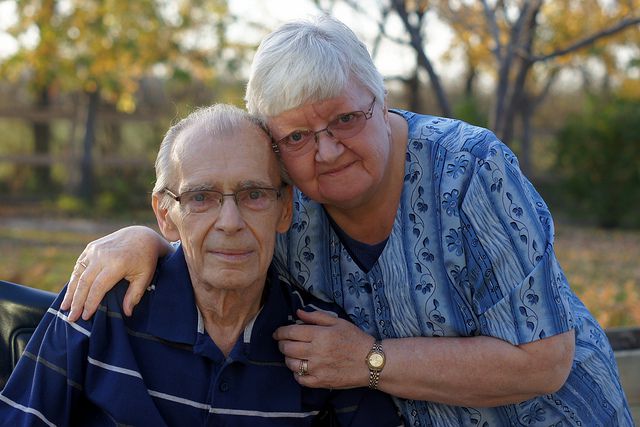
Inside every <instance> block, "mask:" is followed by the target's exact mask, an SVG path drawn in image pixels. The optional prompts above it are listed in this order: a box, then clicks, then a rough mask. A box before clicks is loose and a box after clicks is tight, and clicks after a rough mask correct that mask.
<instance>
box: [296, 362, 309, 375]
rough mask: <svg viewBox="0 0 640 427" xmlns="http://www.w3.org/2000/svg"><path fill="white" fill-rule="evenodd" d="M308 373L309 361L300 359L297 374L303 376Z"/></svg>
mask: <svg viewBox="0 0 640 427" xmlns="http://www.w3.org/2000/svg"><path fill="white" fill-rule="evenodd" d="M308 374H309V361H308V360H306V359H302V360H300V365H299V366H298V376H300V377H304V376H305V375H308Z"/></svg>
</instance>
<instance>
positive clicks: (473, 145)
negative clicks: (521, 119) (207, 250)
mask: <svg viewBox="0 0 640 427" xmlns="http://www.w3.org/2000/svg"><path fill="white" fill-rule="evenodd" d="M394 113H397V114H401V115H402V116H403V117H404V118H405V120H406V121H407V122H408V125H409V141H408V148H407V154H406V163H405V177H404V189H403V192H402V199H401V203H400V207H399V209H398V213H397V215H396V218H395V223H394V225H393V231H392V232H391V235H390V236H389V239H388V241H387V244H386V246H385V248H384V251H383V252H382V254H381V255H380V257H379V259H378V261H377V262H376V263H375V264H374V265H373V268H372V269H371V270H370V271H368V272H365V271H362V270H361V269H360V268H359V267H358V266H357V264H356V263H355V262H354V261H353V260H352V259H351V257H350V256H349V254H348V252H347V250H346V249H345V248H344V246H343V244H342V243H341V241H340V239H339V238H338V236H337V234H336V233H335V231H334V230H333V229H332V227H331V226H330V224H329V220H328V218H327V216H326V214H325V212H324V210H323V209H322V206H321V205H319V204H318V203H316V202H314V201H312V200H310V199H309V198H308V197H306V196H305V195H304V194H302V193H300V192H298V191H296V195H295V199H294V220H293V224H292V227H291V230H290V231H289V233H288V234H286V235H285V236H283V237H282V238H281V240H280V241H279V242H278V248H277V257H278V258H280V259H281V260H283V261H285V262H286V263H287V265H288V267H289V269H290V271H291V273H292V274H293V276H294V277H296V278H297V279H298V280H299V281H300V282H301V283H302V284H303V285H304V286H305V287H307V288H308V289H309V290H311V292H313V293H314V294H316V295H317V296H320V297H321V298H324V299H327V300H331V301H335V302H337V303H338V304H340V305H342V306H343V307H344V308H345V310H346V311H347V313H348V314H349V316H350V317H351V319H352V320H353V322H354V323H356V324H357V325H358V326H359V327H360V328H361V329H363V330H364V331H366V332H367V333H369V334H371V335H373V336H375V337H377V338H381V339H384V338H399V337H411V336H425V337H434V336H476V335H485V336H492V337H496V338H499V339H502V340H504V341H507V342H510V343H512V344H516V345H517V344H524V343H528V342H532V341H535V340H538V339H541V338H544V337H547V336H551V335H555V334H560V333H562V332H566V331H568V330H570V329H575V335H576V352H575V358H574V362H573V368H572V371H571V374H570V375H569V378H568V380H567V382H566V384H565V385H564V386H563V387H562V388H561V389H560V390H559V391H558V392H557V393H554V394H550V395H544V396H539V397H537V398H535V399H531V400H528V401H525V402H522V403H520V404H516V405H507V406H501V407H495V408H465V407H454V406H448V405H443V404H438V403H431V402H426V401H414V400H406V399H396V403H397V404H398V405H399V407H400V408H401V409H402V411H403V414H404V416H405V420H406V422H407V425H415V426H418V425H420V426H456V427H457V426H473V427H477V426H509V425H511V426H520V425H535V426H552V425H553V426H556V425H558V426H559V425H562V426H567V425H571V426H596V425H597V426H613V425H615V426H630V425H633V422H632V420H631V415H630V413H629V409H628V405H627V402H626V399H625V396H624V393H623V391H622V387H621V385H620V381H619V378H618V373H617V368H616V363H615V359H614V357H613V352H612V350H611V347H610V345H609V343H608V341H607V339H606V336H605V334H604V332H603V330H602V329H601V328H600V326H599V325H598V323H597V322H596V321H595V320H594V318H593V317H592V316H591V314H590V313H589V312H588V310H587V309H586V308H585V306H584V305H583V304H582V303H581V302H580V301H579V300H578V298H577V297H576V296H575V294H574V293H573V292H572V291H571V289H570V288H569V285H568V283H567V280H566V278H565V276H564V274H563V272H562V270H561V268H560V266H559V264H558V261H557V259H556V256H555V253H554V249H553V234H554V231H553V222H552V219H551V215H550V213H549V210H548V208H547V206H546V204H545V203H544V201H543V200H542V199H541V197H540V196H539V194H538V193H537V192H536V190H535V189H534V188H533V186H532V185H531V183H530V182H529V181H528V180H527V179H526V178H525V177H524V176H523V175H522V173H521V172H520V169H519V167H518V162H517V159H516V158H515V156H514V154H513V153H512V152H511V151H510V150H509V149H508V148H507V147H506V146H505V145H504V144H503V143H501V142H500V141H499V140H498V139H497V138H496V137H495V135H493V133H491V132H489V131H488V130H486V129H482V128H478V127H474V126H471V125H468V124H466V123H463V122H460V121H456V120H450V119H443V118H439V117H433V116H423V115H418V114H415V113H411V112H406V111H399V110H396V111H394ZM433 368H434V370H436V369H438V367H437V366H434V367H433ZM478 368H479V369H482V367H481V366H479V367H478Z"/></svg>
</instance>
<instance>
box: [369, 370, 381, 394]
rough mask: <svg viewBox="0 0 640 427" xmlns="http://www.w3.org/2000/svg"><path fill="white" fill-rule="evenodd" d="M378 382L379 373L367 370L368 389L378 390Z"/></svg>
mask: <svg viewBox="0 0 640 427" xmlns="http://www.w3.org/2000/svg"><path fill="white" fill-rule="evenodd" d="M378 381H380V371H374V370H372V369H369V388H370V389H372V390H376V389H377V388H378Z"/></svg>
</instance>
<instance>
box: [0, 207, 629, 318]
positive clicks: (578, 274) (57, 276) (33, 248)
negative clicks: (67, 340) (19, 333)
mask: <svg viewBox="0 0 640 427" xmlns="http://www.w3.org/2000/svg"><path fill="white" fill-rule="evenodd" d="M17 224H18V225H16V221H15V220H14V221H2V222H0V259H2V263H0V279H2V280H8V281H11V282H16V283H22V284H26V285H29V286H33V287H37V288H41V289H46V290H50V291H54V292H57V291H59V290H60V289H61V288H62V287H63V286H64V285H65V283H66V281H67V280H68V278H69V276H70V275H71V270H72V269H73V265H74V263H75V260H76V259H77V257H78V256H79V255H80V253H81V252H82V250H83V249H84V247H85V245H86V244H87V243H88V242H90V241H91V240H94V239H96V238H98V237H100V236H103V235H105V234H106V233H108V232H109V231H111V230H115V229H118V228H120V227H121V226H123V225H126V224H123V223H113V224H107V225H104V223H101V224H100V226H99V227H98V226H96V227H95V228H93V227H92V223H90V222H83V221H80V222H78V220H58V221H45V220H43V219H37V218H34V219H32V220H28V221H19V222H18V223H17ZM556 230H557V232H556V253H557V256H558V259H559V260H560V263H561V264H562V266H563V269H564V271H565V274H566V275H567V277H568V279H569V282H570V283H571V286H572V288H573V289H574V290H575V292H576V293H577V294H578V296H579V297H580V298H581V299H582V301H583V302H584V303H585V305H587V307H588V308H589V309H590V310H591V311H592V312H593V314H594V315H595V316H596V318H597V319H598V321H599V322H600V323H601V324H602V325H603V326H604V327H612V326H633V325H640V231H619V230H614V231H610V230H601V229H597V228H589V227H577V226H572V225H566V224H560V225H557V226H556Z"/></svg>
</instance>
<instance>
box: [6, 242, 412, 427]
mask: <svg viewBox="0 0 640 427" xmlns="http://www.w3.org/2000/svg"><path fill="white" fill-rule="evenodd" d="M126 288H127V283H126V282H121V283H119V284H118V285H117V286H116V287H115V288H114V289H113V290H112V291H110V292H109V293H108V294H107V295H106V296H105V299H104V300H103V302H102V304H101V305H100V308H99V310H98V312H97V314H96V315H95V316H94V317H93V318H92V319H90V320H89V321H83V320H80V321H78V322H76V323H69V322H68V321H67V314H68V313H67V312H63V311H60V310H59V306H60V303H61V301H62V296H63V294H64V292H63V293H61V294H60V295H59V296H58V298H57V299H56V301H55V302H54V304H53V305H52V307H51V308H50V309H49V311H48V312H47V314H46V315H45V317H44V319H43V321H42V322H41V324H40V325H39V326H38V329H37V330H36V332H35V333H34V336H33V338H32V339H31V341H30V342H29V345H28V346H27V348H26V350H25V353H24V355H23V356H22V357H21V359H20V361H19V363H18V365H17V367H16V369H15V371H14V372H13V374H12V375H11V377H10V379H9V381H8V382H7V385H6V387H5V389H4V390H3V391H2V393H0V425H3V426H4V425H7V426H9V425H11V426H18V425H47V426H53V425H60V426H65V425H81V426H93V425H95V426H102V425H109V426H112V425H122V424H125V425H134V426H154V427H155V426H164V425H171V426H199V425H202V426H252V427H254V426H310V425H312V424H313V423H314V420H315V421H316V422H317V419H318V418H319V417H321V416H323V414H324V413H325V412H324V411H325V410H326V409H327V408H333V409H334V410H335V413H336V416H337V419H338V422H339V424H340V425H345V426H372V425H375V426H396V425H400V424H401V421H400V419H399V418H398V415H397V411H396V408H395V406H394V405H393V403H392V401H391V399H390V398H389V397H388V396H387V395H385V394H383V393H380V392H374V391H372V390H368V389H365V388H360V389H351V390H340V391H331V390H327V389H310V388H305V387H302V386H300V385H299V384H298V383H297V382H296V381H295V379H294V374H293V373H292V372H291V371H290V370H289V369H288V368H287V367H286V366H285V364H284V357H283V355H282V354H281V353H280V351H279V350H278V346H277V343H276V342H275V341H274V340H273V338H272V333H273V331H274V330H275V329H276V328H278V327H279V326H282V325H286V324H291V323H292V322H295V321H296V317H295V310H296V309H297V308H303V309H305V310H318V309H319V310H326V311H329V312H332V313H339V310H340V309H339V308H338V307H337V306H335V305H330V304H328V303H325V302H323V301H321V300H318V299H316V298H314V297H312V296H311V295H309V294H308V293H306V292H305V291H304V290H302V289H298V288H297V287H294V286H292V285H290V284H289V283H287V282H286V281H285V280H284V279H283V278H282V277H279V276H278V275H277V274H276V273H275V271H274V269H271V270H270V271H269V278H268V280H267V285H266V289H265V293H264V298H263V299H264V305H263V307H262V309H261V311H260V312H259V313H258V315H257V316H256V317H255V318H254V320H253V321H252V322H251V323H250V324H249V325H248V326H247V327H246V328H245V330H244V333H243V334H242V335H241V336H240V338H239V339H238V341H237V342H236V344H235V346H234V348H233V349H232V351H231V353H230V354H229V356H228V357H225V356H224V354H223V353H222V352H221V351H220V350H219V349H218V347H217V346H216V344H215V343H214V342H213V341H212V340H211V339H210V338H209V336H208V335H207V334H206V331H205V330H204V327H203V322H202V318H201V316H200V313H199V312H198V309H197V307H196V304H195V299H194V295H193V289H192V286H191V281H190V278H189V274H188V271H187V266H186V262H185V259H184V254H183V251H182V248H178V250H177V251H176V252H175V253H174V254H173V255H172V256H170V257H169V258H167V259H166V260H164V261H163V262H161V263H160V265H159V267H158V269H157V271H156V276H155V278H154V281H153V284H152V285H151V286H150V287H149V290H148V292H147V293H146V295H145V296H144V298H143V299H142V301H141V302H140V304H139V305H138V306H137V307H136V309H135V311H134V314H133V316H132V317H130V318H128V317H126V316H124V315H123V310H122V300H123V297H124V293H125V291H126ZM363 363H364V361H363Z"/></svg>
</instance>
